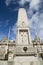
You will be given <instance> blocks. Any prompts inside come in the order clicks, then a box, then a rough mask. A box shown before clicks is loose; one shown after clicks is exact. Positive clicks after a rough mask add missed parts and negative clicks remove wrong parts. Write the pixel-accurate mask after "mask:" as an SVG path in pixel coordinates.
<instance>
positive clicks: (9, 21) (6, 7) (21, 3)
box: [0, 0, 43, 40]
mask: <svg viewBox="0 0 43 65" xmlns="http://www.w3.org/2000/svg"><path fill="white" fill-rule="evenodd" d="M21 7H23V8H25V9H26V11H27V16H28V20H29V24H30V33H31V38H32V39H34V38H35V36H36V35H38V36H39V37H40V38H41V39H42V40H43V0H0V40H1V39H2V38H3V37H7V38H8V37H9V39H10V40H14V39H15V38H16V23H17V17H18V10H19V8H21ZM9 30H10V33H9ZM8 35H9V36H8Z"/></svg>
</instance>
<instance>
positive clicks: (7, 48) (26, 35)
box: [0, 8, 43, 65]
mask: <svg viewBox="0 0 43 65" xmlns="http://www.w3.org/2000/svg"><path fill="white" fill-rule="evenodd" d="M3 64H4V65H5V64H6V65H43V43H42V42H41V40H40V38H39V37H37V36H36V38H35V39H34V40H33V41H32V40H31V35H30V27H29V22H28V18H27V14H26V11H25V9H24V8H20V9H19V12H18V20H17V29H16V40H15V41H9V40H7V39H6V38H4V39H3V40H2V41H0V65H3Z"/></svg>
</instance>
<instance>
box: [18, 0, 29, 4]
mask: <svg viewBox="0 0 43 65" xmlns="http://www.w3.org/2000/svg"><path fill="white" fill-rule="evenodd" d="M26 2H30V0H20V1H19V4H20V5H24V4H25V3H26Z"/></svg>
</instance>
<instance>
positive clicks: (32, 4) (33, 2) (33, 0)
mask: <svg viewBox="0 0 43 65" xmlns="http://www.w3.org/2000/svg"><path fill="white" fill-rule="evenodd" d="M39 3H40V0H31V2H30V8H34V9H38V8H39V5H38V4H39Z"/></svg>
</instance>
